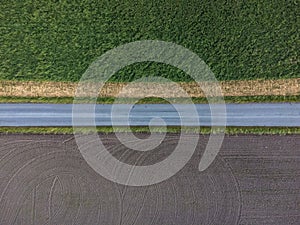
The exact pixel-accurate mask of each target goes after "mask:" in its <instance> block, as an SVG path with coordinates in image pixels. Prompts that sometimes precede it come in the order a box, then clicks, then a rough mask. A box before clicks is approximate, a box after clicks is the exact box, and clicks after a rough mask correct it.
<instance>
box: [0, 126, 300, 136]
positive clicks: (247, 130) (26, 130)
mask: <svg viewBox="0 0 300 225" xmlns="http://www.w3.org/2000/svg"><path fill="white" fill-rule="evenodd" d="M97 131H98V132H99V133H112V132H130V131H131V132H136V133H146V132H149V127H131V128H130V129H128V128H125V127H117V128H112V127H97ZM152 131H153V132H158V133H160V132H164V129H163V128H160V127H155V128H153V130H152ZM180 131H181V132H186V133H200V134H210V133H211V128H210V127H201V128H199V127H183V128H180V127H167V132H168V133H178V132H180ZM76 132H80V133H90V132H92V129H91V128H87V127H83V128H81V129H78V130H76ZM216 132H218V130H216ZM0 133H4V134H14V133H20V134H73V128H72V127H0ZM225 133H226V134H258V135H263V134H281V135H287V134H300V128H299V127H295V128H293V127H227V128H226V131H225Z"/></svg>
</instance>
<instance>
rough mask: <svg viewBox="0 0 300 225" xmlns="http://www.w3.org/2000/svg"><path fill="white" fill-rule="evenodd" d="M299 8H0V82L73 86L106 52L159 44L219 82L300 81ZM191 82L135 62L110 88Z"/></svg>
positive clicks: (5, 2)
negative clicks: (194, 58)
mask: <svg viewBox="0 0 300 225" xmlns="http://www.w3.org/2000/svg"><path fill="white" fill-rule="evenodd" d="M299 26H300V23H299V2H297V1H294V0H287V1H280V0H277V1H271V0H264V1H261V0H253V1H235V0H229V1H227V0H226V1H225V0H203V1H190V0H189V1H186V0H184V1H183V0H179V1H173V0H167V1H158V0H155V1H132V0H125V1H116V0H112V1H97V0H80V1H67V0H61V1H54V0H50V1H46V0H41V1H35V0H23V1H10V0H2V1H1V4H0V32H1V35H0V43H1V47H0V58H1V60H0V80H35V81H73V82H75V81H79V79H80V77H81V76H82V74H83V73H84V71H85V70H86V69H87V68H88V66H89V65H90V64H91V63H92V62H93V61H95V60H96V59H97V57H99V56H100V55H102V54H103V53H105V52H106V51H108V50H110V49H112V48H115V47H117V46H119V45H122V44H125V43H128V42H132V41H138V40H149V39H150V40H163V41H169V42H174V43H176V44H179V45H182V46H184V47H186V48H188V49H190V50H191V51H193V52H195V53H196V54H197V55H199V57H200V58H202V59H203V60H204V61H205V62H206V63H207V64H208V65H209V67H210V68H211V70H212V71H213V72H214V74H215V75H216V77H217V79H218V80H241V79H242V80H244V79H278V78H292V77H294V78H295V77H299V74H300V67H299V62H300V61H299V55H298V54H299V29H300V27H299ZM154 75H157V76H162V77H165V78H168V79H171V80H173V81H191V78H190V77H189V76H188V75H186V74H185V73H183V72H182V71H179V70H178V69H176V68H173V67H172V66H167V65H162V64H159V63H150V62H145V63H138V64H134V65H131V66H128V67H126V68H124V69H122V70H121V71H119V72H118V73H117V74H115V75H114V76H113V77H112V78H111V81H115V82H130V81H133V80H135V79H137V78H140V77H144V76H154Z"/></svg>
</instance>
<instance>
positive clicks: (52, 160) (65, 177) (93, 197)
mask: <svg viewBox="0 0 300 225" xmlns="http://www.w3.org/2000/svg"><path fill="white" fill-rule="evenodd" d="M124 135H126V134H124ZM137 135H138V136H139V137H140V138H146V137H147V134H137ZM190 135H191V136H190V137H191V138H192V135H196V134H190ZM190 137H189V136H188V137H186V140H185V141H187V142H188V141H189V138H190ZM100 138H101V139H102V141H103V143H104V145H105V146H106V147H107V149H109V151H110V152H111V154H113V155H114V156H115V157H116V158H118V159H119V160H123V161H124V162H127V163H137V162H138V163H139V164H145V165H146V164H150V163H153V162H155V161H159V160H161V158H164V157H166V156H168V155H169V154H170V152H172V151H173V149H174V147H175V146H176V145H177V141H178V136H177V135H176V134H167V136H166V139H165V140H164V142H163V143H162V144H161V145H160V146H159V147H158V148H157V149H155V150H152V151H151V152H143V153H139V152H136V151H131V150H128V149H126V147H124V146H123V145H121V144H120V143H119V141H118V139H117V138H116V137H115V135H114V134H108V135H104V134H100ZM207 141H208V136H206V135H201V136H200V140H199V143H198V146H197V151H196V152H195V154H194V155H193V158H192V159H191V160H190V161H189V163H188V164H187V165H186V166H185V167H184V168H183V169H182V170H181V171H180V172H179V173H177V174H176V175H175V176H173V177H172V178H170V179H168V180H166V181H164V182H162V183H159V184H155V185H152V186H147V187H128V186H127V187H125V186H123V185H118V184H115V183H112V182H111V181H108V180H106V179H104V178H103V177H101V176H100V175H98V174H97V173H95V172H94V171H93V169H91V168H90V167H89V166H88V165H87V163H86V162H85V160H84V159H83V157H82V156H81V154H80V152H79V150H78V149H77V146H76V142H75V140H74V137H73V136H72V135H21V134H10V135H5V134H1V135H0V178H1V182H0V224H1V225H2V224H3V225H9V224H18V225H19V224H26V225H28V224H65V225H67V224H81V225H82V224H90V225H93V224H105V225H116V224H122V225H127V224H128V225H132V224H138V225H139V224H145V225H146V224H147V225H148V224H154V225H157V224H164V225H171V224H172V225H174V224H178V225H185V224H186V225H192V224H197V225H198V224H201V225H206V224H213V225H218V224H220V225H233V224H244V225H245V224H249V225H255V224H257V225H261V224H264V225H268V224H270V225H271V224H272V225H276V224H282V225H288V224H299V218H300V149H299V148H300V147H299V143H300V136H299V135H286V136H279V135H265V136H257V135H241V136H238V135H235V136H226V137H225V140H224V142H223V145H222V148H221V151H220V153H219V155H218V156H217V158H216V159H215V161H214V162H213V164H212V165H211V166H210V167H209V168H208V169H207V170H206V171H204V172H199V171H198V163H199V160H200V158H201V155H202V153H203V151H204V148H205V145H206V143H207Z"/></svg>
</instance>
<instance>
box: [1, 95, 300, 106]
mask: <svg viewBox="0 0 300 225" xmlns="http://www.w3.org/2000/svg"><path fill="white" fill-rule="evenodd" d="M191 99H192V102H193V103H195V104H201V103H208V101H207V99H206V98H204V97H199V98H191ZM73 100H74V99H73V98H71V97H57V98H55V97H53V98H45V97H0V103H52V104H73ZM170 100H172V102H174V103H178V104H179V103H188V102H189V100H190V99H185V98H174V99H172V98H171V99H170ZM224 100H225V102H226V103H253V102H257V103H258V102H259V103H263V102H266V103H270V102H273V103H276V102H277V103H280V102H291V103H292V102H300V95H297V96H273V95H272V96H225V97H224ZM114 101H115V98H111V97H105V98H98V99H97V101H96V103H98V104H113V103H114ZM118 101H119V102H121V103H124V104H126V103H132V102H136V104H168V103H169V102H168V101H166V100H164V99H162V98H155V97H149V98H143V99H132V98H131V99H128V98H123V99H122V98H121V99H118ZM78 102H82V103H94V102H92V101H91V100H90V99H82V100H81V101H80V100H79V101H78Z"/></svg>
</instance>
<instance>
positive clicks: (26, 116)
mask: <svg viewBox="0 0 300 225" xmlns="http://www.w3.org/2000/svg"><path fill="white" fill-rule="evenodd" d="M176 106H177V107H178V108H179V111H180V112H181V113H182V116H181V117H179V114H178V112H176V110H175V109H174V107H173V106H171V105H166V104H145V105H135V106H134V108H133V109H132V110H131V111H130V114H129V117H128V116H127V114H126V109H127V108H128V105H117V110H116V114H114V115H115V117H114V121H115V123H114V125H116V126H124V125H128V124H129V125H132V126H147V125H148V124H149V122H150V120H151V119H153V118H155V117H160V118H162V119H163V120H164V121H165V123H166V124H167V125H169V126H179V125H180V124H181V120H180V118H181V119H184V121H185V122H184V125H185V126H197V125H199V123H195V119H194V118H195V116H194V115H192V114H191V110H190V106H189V105H176ZM111 107H112V105H109V104H108V105H97V106H96V108H95V112H96V117H95V123H96V125H97V126H111V125H112V120H111V118H112V116H111V111H112V110H111ZM115 107H116V105H115ZM85 108H86V107H85V106H83V107H82V109H83V110H82V117H85V116H86V115H85V114H84V110H85ZM226 108H227V109H226V111H227V113H226V115H224V113H218V114H217V116H216V117H217V118H224V117H225V116H227V125H228V126H290V127H299V126H300V103H292V104H291V103H278V104H227V105H226ZM196 110H197V112H198V116H197V117H198V118H199V120H200V126H210V125H211V111H210V108H209V106H208V105H205V104H198V105H196ZM80 115H81V114H80ZM126 118H129V119H128V121H127V120H126ZM217 123H218V122H217ZM217 123H216V124H214V125H218V124H217ZM81 125H82V126H84V125H86V124H85V123H84V122H83V123H82V124H81ZM156 125H161V124H160V123H157V124H156ZM0 126H72V104H69V105H68V104H0Z"/></svg>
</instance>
